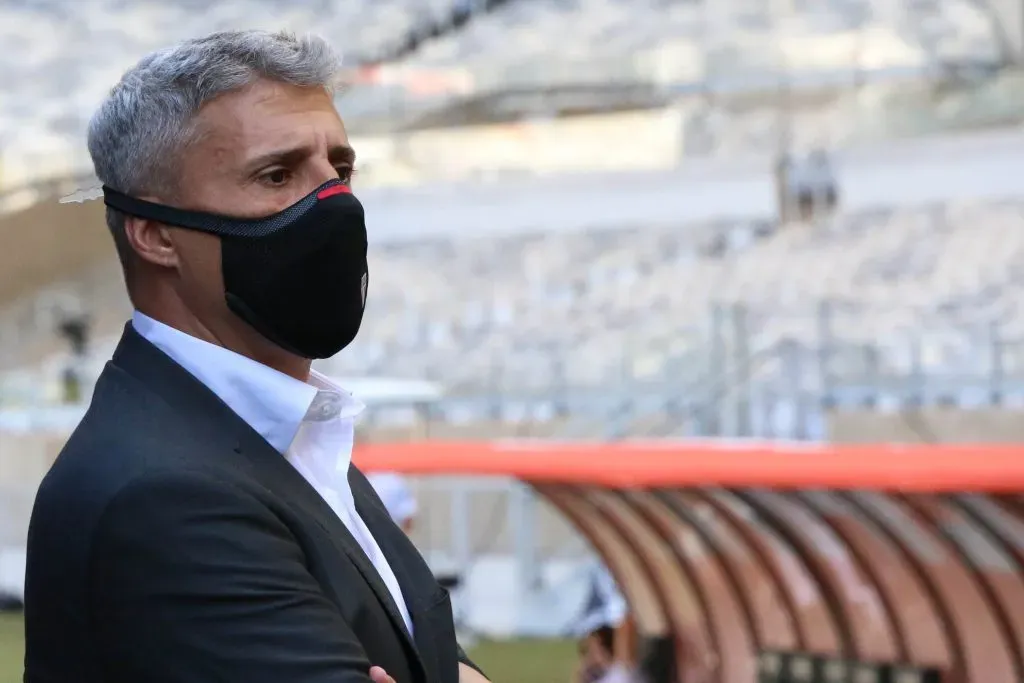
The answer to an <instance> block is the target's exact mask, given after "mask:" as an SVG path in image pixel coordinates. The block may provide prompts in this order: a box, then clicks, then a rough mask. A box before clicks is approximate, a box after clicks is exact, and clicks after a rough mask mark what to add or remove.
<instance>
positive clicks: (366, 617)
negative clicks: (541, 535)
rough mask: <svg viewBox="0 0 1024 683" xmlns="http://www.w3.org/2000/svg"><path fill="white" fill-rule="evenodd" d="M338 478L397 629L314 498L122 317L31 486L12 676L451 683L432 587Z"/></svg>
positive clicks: (361, 493)
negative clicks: (21, 667) (377, 558)
mask: <svg viewBox="0 0 1024 683" xmlns="http://www.w3.org/2000/svg"><path fill="white" fill-rule="evenodd" d="M349 481H350V482H351V485H352V489H353V494H354V496H355V501H356V507H357V509H358V510H359V514H360V516H361V517H362V518H363V520H364V521H365V522H366V525H367V526H368V527H369V529H370V531H371V532H372V533H373V536H374V538H375V539H376V540H377V542H378V544H379V545H380V547H381V549H382V551H383V552H384V555H385V556H386V557H387V559H388V561H389V563H390V564H391V567H392V569H393V570H394V572H395V575H396V577H397V578H398V582H399V584H400V585H401V588H402V591H403V593H404V596H405V600H406V603H407V606H408V608H409V612H410V614H411V616H412V619H413V631H414V634H415V637H410V635H409V633H408V631H407V629H406V628H405V626H404V623H403V621H402V618H401V616H400V614H399V612H398V609H397V607H396V606H395V604H394V601H393V600H392V598H391V595H390V593H389V592H388V590H387V588H386V587H385V586H384V584H383V582H382V581H381V580H380V578H379V576H378V574H377V572H376V570H375V569H374V567H373V565H372V564H371V563H370V561H369V560H368V559H367V558H366V556H365V554H364V553H363V551H362V549H361V548H360V547H359V545H358V544H357V543H356V541H355V539H354V538H353V537H352V535H351V534H350V533H349V531H348V529H347V528H346V527H345V525H344V524H343V523H342V522H341V521H340V520H339V519H338V518H337V516H336V515H335V514H334V512H333V511H332V510H331V508H330V507H329V506H328V505H327V504H326V503H325V502H324V501H323V499H321V498H320V496H319V494H317V493H316V492H315V490H314V489H313V488H312V487H311V486H310V485H309V484H308V483H307V482H306V480H305V479H303V478H302V476H301V475H300V474H299V473H298V472H296V471H295V470H294V469H293V468H292V466H291V465H289V464H288V462H287V461H286V460H285V459H284V457H282V456H281V454H279V453H278V452H277V451H276V450H274V448H272V447H271V446H270V445H269V444H268V443H267V442H266V441H265V440H264V439H263V438H262V437H261V436H259V434H257V433H256V432H255V431H253V430H252V429H251V428H250V427H249V426H248V425H247V424H246V423H245V422H244V421H243V420H242V419H241V418H239V417H238V416H237V415H236V414H235V413H234V412H232V411H231V410H230V409H229V408H228V407H227V406H226V405H225V404H224V403H223V402H222V401H221V400H220V399H218V398H217V397H216V396H215V395H214V394H213V393H212V392H211V391H209V390H208V389H207V388H206V387H205V386H203V385H202V384H201V383H200V382H199V381H198V380H196V379H195V378H194V377H193V376H192V375H191V374H189V373H188V372H187V371H186V370H184V369H183V368H181V367H180V366H179V365H177V364H176V363H175V362H174V361H173V360H171V359H170V358H169V357H168V356H167V355H165V354H164V353H163V352H161V351H160V350H159V349H157V348H156V347H155V346H153V345H152V344H150V343H149V342H148V341H146V340H145V339H144V338H143V337H141V336H140V335H139V334H138V333H137V332H135V331H134V330H133V329H132V327H131V325H129V326H128V327H127V328H126V329H125V332H124V336H123V337H122V338H121V342H120V344H119V345H118V348H117V350H116V352H115V353H114V357H113V359H112V360H111V361H110V363H108V364H107V367H106V368H105V369H104V371H103V374H102V375H101V376H100V379H99V382H98V383H97V385H96V391H95V394H94V395H93V399H92V405H91V406H90V407H89V410H88V412H87V413H86V415H85V418H84V419H83V420H82V422H81V424H80V425H79V426H78V428H77V429H76V430H75V432H74V434H72V436H71V438H70V440H69V441H68V443H67V445H66V446H65V447H64V450H63V451H62V452H61V454H60V456H59V457H58V458H57V461H56V462H55V463H54V465H53V468H52V469H51V470H50V472H49V473H48V474H47V476H46V478H45V479H44V480H43V483H42V486H41V487H40V489H39V493H38V495H37V497H36V503H35V508H34V509H33V512H32V522H31V525H30V528H29V539H28V569H27V576H26V582H25V631H26V652H25V683H71V682H74V683H94V682H97V683H98V682H100V681H104V682H110V683H113V682H120V681H123V682H124V683H142V682H146V683H162V682H166V683H205V682H206V681H210V682H212V681H218V682H221V681H222V682H225V683H261V682H263V681H266V682H267V683H328V682H330V683H369V681H370V678H369V675H368V670H369V668H370V666H371V665H376V666H381V667H384V669H386V670H387V671H388V673H389V674H391V676H393V677H394V678H395V680H396V681H397V682H398V683H457V681H458V678H459V673H458V663H459V662H460V661H462V662H465V663H467V664H469V665H470V666H472V664H471V663H470V662H469V660H468V659H467V658H466V656H465V654H464V653H463V652H462V650H461V648H460V647H459V646H458V644H457V643H456V642H455V631H454V627H453V624H452V611H451V603H450V602H449V597H448V593H447V592H446V591H445V590H444V589H443V588H442V587H441V586H439V585H438V584H437V582H436V581H435V580H434V577H433V575H432V574H431V572H430V570H429V569H428V567H427V565H426V563H424V561H423V559H422V558H421V557H420V554H419V553H418V552H417V551H416V549H415V548H414V547H413V545H412V544H411V543H410V542H409V540H408V539H407V538H406V536H405V534H403V533H402V531H401V530H400V529H399V528H398V527H396V526H395V525H394V524H393V523H392V521H391V519H390V517H389V516H388V514H387V511H386V510H385V509H384V506H383V504H382V503H381V501H380V499H379V498H378V497H377V495H376V493H375V492H374V491H373V489H372V488H371V487H370V485H369V483H368V482H367V480H366V478H365V477H364V476H363V475H362V473H361V472H359V471H358V470H357V469H356V468H355V467H352V468H351V470H350V472H349ZM474 668H475V667H474Z"/></svg>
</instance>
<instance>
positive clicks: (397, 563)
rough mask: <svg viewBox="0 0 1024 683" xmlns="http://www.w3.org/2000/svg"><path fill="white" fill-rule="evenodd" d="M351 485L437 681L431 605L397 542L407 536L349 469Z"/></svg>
mask: <svg viewBox="0 0 1024 683" xmlns="http://www.w3.org/2000/svg"><path fill="white" fill-rule="evenodd" d="M348 481H349V485H350V486H351V487H352V494H353V497H354V498H355V501H356V510H357V511H358V512H359V516H360V517H362V518H363V522H364V523H365V524H366V526H367V528H369V529H370V532H371V533H372V534H373V538H374V539H375V540H376V541H377V545H379V546H380V549H381V552H382V553H384V558H385V559H386V560H387V562H388V565H389V566H390V567H391V571H393V572H394V573H395V578H396V579H398V586H399V588H401V589H402V595H403V597H404V598H405V605H406V607H407V608H408V610H409V615H410V616H411V617H412V623H413V631H414V632H415V641H416V648H417V650H418V652H419V655H420V657H421V658H422V659H421V662H422V663H423V664H424V666H429V669H430V676H429V677H428V680H435V679H436V678H437V660H436V654H437V653H436V651H435V650H436V647H437V646H436V645H435V644H434V641H433V638H432V635H431V633H430V623H429V621H428V620H427V619H426V618H425V617H426V612H427V608H428V607H430V605H427V604H425V603H424V600H423V595H422V588H421V587H419V586H417V585H415V583H414V582H413V580H412V577H411V576H410V575H409V571H408V565H407V564H406V563H405V562H403V561H402V557H401V553H400V552H399V551H398V549H397V547H396V543H397V541H398V540H404V539H401V538H400V537H399V536H398V534H403V533H404V532H403V531H402V530H401V529H399V528H398V527H397V526H396V525H395V523H394V522H393V521H392V520H391V516H390V515H389V514H388V512H387V510H385V509H384V508H383V506H382V505H377V504H374V496H373V495H371V494H373V488H372V486H371V485H370V482H369V480H367V479H366V477H365V476H363V474H362V472H360V471H359V470H358V469H356V468H355V467H353V466H350V467H349V473H348Z"/></svg>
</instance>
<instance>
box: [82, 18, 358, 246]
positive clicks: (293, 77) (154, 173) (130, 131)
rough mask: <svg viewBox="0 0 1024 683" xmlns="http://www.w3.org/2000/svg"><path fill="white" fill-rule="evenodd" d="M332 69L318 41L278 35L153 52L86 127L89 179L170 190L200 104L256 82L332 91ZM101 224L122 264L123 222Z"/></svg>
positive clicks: (142, 190) (334, 64) (230, 36)
mask: <svg viewBox="0 0 1024 683" xmlns="http://www.w3.org/2000/svg"><path fill="white" fill-rule="evenodd" d="M340 64H341V60H340V58H339V56H338V55H337V53H335V52H334V50H333V49H331V47H330V45H328V44H327V42H326V41H325V40H323V39H322V38H319V37H317V36H302V37H297V36H295V35H293V34H290V33H285V32H281V33H270V32H267V31H226V32H222V33H214V34H211V35H208V36H206V37H203V38H194V39H192V40H187V41H185V42H183V43H180V44H178V45H175V46H173V47H170V48H167V49H164V50H159V51H157V52H154V53H152V54H150V55H148V56H147V57H144V58H143V59H142V61H140V62H139V63H138V64H136V65H135V66H134V67H132V68H131V69H129V70H128V71H127V72H126V73H125V74H124V76H122V77H121V81H120V82H119V83H118V84H117V85H115V86H114V88H113V89H112V90H111V91H110V95H109V96H108V97H107V99H106V100H105V101H104V102H103V104H101V105H100V108H99V109H98V110H97V111H96V113H95V115H93V117H92V120H91V121H90V122H89V154H90V155H91V156H92V163H93V166H94V168H95V170H96V176H97V177H98V178H99V179H100V182H102V183H103V184H104V185H107V186H109V187H112V188H114V189H116V190H120V191H121V192H124V193H126V194H131V195H135V196H138V195H141V194H152V193H155V192H157V191H158V190H161V189H162V190H164V191H167V190H171V191H173V189H174V171H175V168H176V164H177V161H178V158H179V157H180V154H181V152H182V151H183V150H184V149H185V148H186V147H187V146H188V145H189V144H190V142H191V141H192V137H193V135H194V133H195V130H194V119H195V116H196V114H197V113H198V112H199V110H200V108H202V106H203V105H204V104H206V103H207V102H209V101H211V100H213V99H215V98H216V97H218V96H220V95H223V94H225V93H229V92H232V91H236V90H239V89H241V88H244V87H245V86H247V85H249V84H251V83H253V82H254V81H257V80H260V79H268V80H272V81H278V82H282V83H289V84H292V85H299V86H307V87H323V88H325V89H326V90H328V91H332V90H333V86H334V83H335V78H336V76H337V73H338V69H339V67H340ZM107 225H108V227H110V229H111V231H112V232H113V233H114V241H115V244H116V245H117V248H118V254H119V256H120V257H121V260H122V262H125V261H126V258H127V256H128V253H129V252H125V251H124V249H126V248H127V245H126V244H124V236H123V232H124V216H123V215H121V214H120V213H119V212H116V211H110V210H108V211H107ZM129 251H130V250H129Z"/></svg>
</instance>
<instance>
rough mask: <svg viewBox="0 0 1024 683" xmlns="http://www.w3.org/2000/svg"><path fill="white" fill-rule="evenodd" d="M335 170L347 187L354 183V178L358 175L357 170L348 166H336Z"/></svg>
mask: <svg viewBox="0 0 1024 683" xmlns="http://www.w3.org/2000/svg"><path fill="white" fill-rule="evenodd" d="M334 170H336V171H337V172H338V179H339V180H341V181H342V182H343V183H345V184H346V185H347V184H348V183H351V182H352V176H354V175H355V174H356V169H354V168H352V167H351V166H350V165H348V164H342V165H341V166H335V167H334Z"/></svg>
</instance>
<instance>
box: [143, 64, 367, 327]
mask: <svg viewBox="0 0 1024 683" xmlns="http://www.w3.org/2000/svg"><path fill="white" fill-rule="evenodd" d="M195 123H196V134H195V136H194V141H193V143H192V144H191V145H190V146H189V147H188V148H187V149H186V150H185V152H184V153H183V155H182V158H181V159H180V163H179V165H178V166H177V170H178V173H177V178H178V179H179V182H178V186H177V187H176V188H175V191H174V193H173V196H170V197H159V198H157V200H158V201H162V202H164V203H167V204H171V205H173V206H176V207H178V208H183V209H192V210H198V211H205V212H211V213H218V214H224V215H229V216H236V217H246V218H258V217H263V216H266V215H269V214H272V213H275V212H277V211H280V210H282V209H284V208H286V207H288V206H289V205H291V204H293V203H295V202H296V201H298V200H299V199H301V198H302V197H303V196H305V195H307V194H309V193H310V192H312V191H313V190H314V189H316V188H317V187H318V186H320V185H321V184H323V183H324V182H326V181H327V180H330V179H332V178H338V177H341V178H342V179H344V180H348V179H349V177H350V176H351V173H352V166H353V163H354V161H355V158H354V154H353V152H352V149H351V147H349V144H348V136H347V135H346V133H345V127H344V125H343V124H342V121H341V118H340V117H339V116H338V113H337V111H336V110H335V108H334V105H333V102H332V101H331V97H330V96H329V95H328V94H327V93H326V92H325V91H324V90H323V89H321V88H303V87H297V86H292V85H287V84H283V83H277V82H271V81H258V82H257V83H255V84H253V85H252V86H249V87H247V88H246V89H244V90H241V91H238V92H234V93H230V94H227V95H223V96H221V97H219V98H217V99H216V100H213V101H212V102H210V103H208V104H207V105H206V106H204V107H203V109H202V110H201V111H200V113H199V115H198V116H197V117H196V120H195ZM165 230H166V233H164V234H165V235H166V241H167V242H169V245H168V247H169V251H170V252H173V254H172V256H173V258H172V259H170V261H169V263H168V264H167V265H171V266H172V267H173V268H174V270H176V271H177V278H176V281H175V285H174V286H175V288H176V289H177V291H178V294H179V296H180V297H181V299H182V300H183V301H184V302H185V304H186V306H187V307H188V309H189V310H190V311H192V312H193V314H195V315H196V317H197V318H198V319H199V320H200V321H203V324H206V325H207V326H209V322H208V321H213V322H214V324H215V325H216V326H219V327H221V328H222V329H219V330H216V331H215V336H218V337H221V336H230V337H236V338H237V337H239V336H242V337H245V339H243V343H242V346H252V345H259V344H261V343H263V342H262V341H261V340H259V339H256V335H255V332H254V331H252V330H250V329H249V328H248V327H247V326H245V324H244V323H242V322H241V321H240V320H238V319H237V318H235V317H234V316H233V315H232V314H231V313H230V312H229V311H228V309H227V306H226V304H225V302H224V284H223V275H222V272H221V253H220V251H221V250H220V239H219V238H218V237H216V236H214V235H210V234H206V233H203V232H199V231H194V230H187V229H182V228H173V227H165ZM234 341H236V342H237V341H238V340H237V339H235V340H234ZM233 345H237V344H233Z"/></svg>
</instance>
